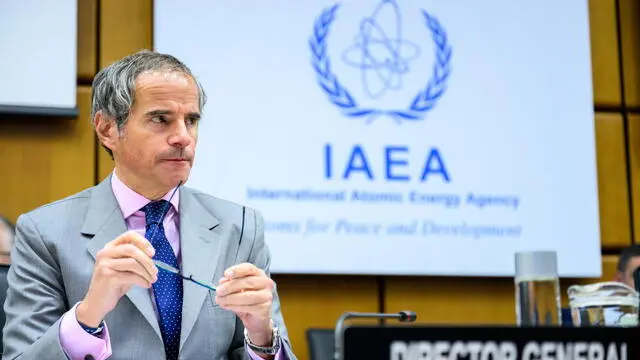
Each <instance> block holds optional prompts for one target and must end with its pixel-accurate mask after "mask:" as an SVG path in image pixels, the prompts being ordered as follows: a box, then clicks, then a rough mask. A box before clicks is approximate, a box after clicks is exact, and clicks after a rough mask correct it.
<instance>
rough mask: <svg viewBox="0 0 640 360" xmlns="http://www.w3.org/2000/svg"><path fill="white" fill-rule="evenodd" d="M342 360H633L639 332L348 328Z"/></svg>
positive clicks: (639, 354)
mask: <svg viewBox="0 0 640 360" xmlns="http://www.w3.org/2000/svg"><path fill="white" fill-rule="evenodd" d="M344 355H345V356H344V360H355V359H367V360H372V359H385V360H637V359H640V330H639V329H637V328H604V327H592V328H567V327H558V328H550V327H545V328H543V327H538V328H534V327H528V328H525V327H523V328H518V327H476V326H471V327H466V326H465V327H460V326H451V327H441V326H398V327H395V326H388V327H377V326H351V327H348V328H347V329H346V330H345V333H344Z"/></svg>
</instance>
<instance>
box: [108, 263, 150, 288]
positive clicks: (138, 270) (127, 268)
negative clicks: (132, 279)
mask: <svg viewBox="0 0 640 360" xmlns="http://www.w3.org/2000/svg"><path fill="white" fill-rule="evenodd" d="M106 265H107V266H108V267H109V268H111V269H113V270H115V271H118V272H130V273H135V274H136V275H138V276H140V277H142V278H144V279H146V280H147V281H148V282H150V283H154V282H156V280H157V274H150V273H149V271H148V270H147V269H146V268H144V267H143V266H141V265H140V263H139V262H138V261H137V260H136V259H133V258H119V259H111V260H109V262H107V263H106Z"/></svg>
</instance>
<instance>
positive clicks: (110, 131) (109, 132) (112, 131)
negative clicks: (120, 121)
mask: <svg viewBox="0 0 640 360" xmlns="http://www.w3.org/2000/svg"><path fill="white" fill-rule="evenodd" d="M93 127H94V128H95V129H96V135H97V136H98V140H99V141H100V144H102V145H103V146H104V147H106V148H108V149H109V150H111V151H113V149H114V146H115V141H116V139H117V138H118V137H119V134H118V126H117V125H116V121H115V120H114V119H112V118H111V117H110V116H107V115H105V114H104V113H103V112H102V110H100V111H98V112H96V115H95V116H94V117H93Z"/></svg>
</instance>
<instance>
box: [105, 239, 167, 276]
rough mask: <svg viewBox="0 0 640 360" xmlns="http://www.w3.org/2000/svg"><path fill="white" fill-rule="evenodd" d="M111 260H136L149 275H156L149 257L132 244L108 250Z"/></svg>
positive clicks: (156, 270)
mask: <svg viewBox="0 0 640 360" xmlns="http://www.w3.org/2000/svg"><path fill="white" fill-rule="evenodd" d="M109 251H110V255H111V256H110V257H111V258H116V259H117V258H132V259H134V260H136V261H137V262H138V263H139V264H140V266H142V267H143V268H144V269H145V270H146V271H147V272H148V273H149V274H152V275H156V274H157V273H158V268H157V267H156V265H155V264H154V263H153V260H152V259H151V257H149V256H148V255H147V254H145V253H144V252H142V251H141V250H140V249H139V248H137V247H135V246H134V245H133V244H121V245H120V246H118V247H115V248H113V249H110V250H109Z"/></svg>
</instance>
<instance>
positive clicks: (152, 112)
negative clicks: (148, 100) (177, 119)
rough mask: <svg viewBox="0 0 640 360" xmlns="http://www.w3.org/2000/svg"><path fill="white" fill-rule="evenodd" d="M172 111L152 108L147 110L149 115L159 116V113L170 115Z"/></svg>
mask: <svg viewBox="0 0 640 360" xmlns="http://www.w3.org/2000/svg"><path fill="white" fill-rule="evenodd" d="M169 114H171V111H169V110H151V111H147V114H146V115H147V116H157V115H169Z"/></svg>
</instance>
